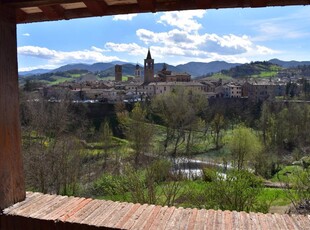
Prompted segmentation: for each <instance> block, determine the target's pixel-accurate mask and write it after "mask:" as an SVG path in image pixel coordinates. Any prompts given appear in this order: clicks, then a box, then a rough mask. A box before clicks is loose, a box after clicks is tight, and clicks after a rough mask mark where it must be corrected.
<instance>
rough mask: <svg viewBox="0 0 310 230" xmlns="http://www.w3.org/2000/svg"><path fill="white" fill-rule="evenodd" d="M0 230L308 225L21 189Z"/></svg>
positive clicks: (0, 219)
mask: <svg viewBox="0 0 310 230" xmlns="http://www.w3.org/2000/svg"><path fill="white" fill-rule="evenodd" d="M0 229H1V230H2V229H4V230H6V229H23V230H27V229H44V230H45V229H247V230H248V229H310V216H301V215H293V216H289V215H286V214H285V215H280V214H261V213H245V212H236V211H232V212H231V211H215V210H205V209H201V210H198V209H184V208H175V207H162V206H156V205H147V204H144V205H141V204H132V203H121V202H113V201H106V200H95V199H87V198H79V197H67V196H57V195H48V194H41V193H32V192H27V198H26V200H25V201H22V202H20V203H17V204H15V205H13V206H11V207H9V208H7V209H5V210H3V213H2V214H0Z"/></svg>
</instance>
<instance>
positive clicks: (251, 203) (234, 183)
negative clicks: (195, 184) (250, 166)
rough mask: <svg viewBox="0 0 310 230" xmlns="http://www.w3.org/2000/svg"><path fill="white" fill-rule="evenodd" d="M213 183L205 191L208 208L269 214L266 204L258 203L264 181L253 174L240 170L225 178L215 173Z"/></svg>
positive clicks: (229, 173)
mask: <svg viewBox="0 0 310 230" xmlns="http://www.w3.org/2000/svg"><path fill="white" fill-rule="evenodd" d="M211 177H212V181H211V182H210V183H209V184H208V189H207V190H206V191H205V196H206V201H207V202H206V206H207V208H215V209H217V208H219V209H221V210H236V211H246V212H249V211H262V212H267V211H268V208H267V207H266V205H265V204H262V203H260V202H259V201H258V195H259V194H260V193H261V191H262V188H263V185H262V181H260V180H259V179H258V178H256V177H255V176H254V175H253V174H252V173H250V172H248V171H245V170H240V171H236V170H233V171H230V172H228V173H227V174H226V177H223V176H222V175H220V174H217V173H216V172H214V173H213V175H212V176H211Z"/></svg>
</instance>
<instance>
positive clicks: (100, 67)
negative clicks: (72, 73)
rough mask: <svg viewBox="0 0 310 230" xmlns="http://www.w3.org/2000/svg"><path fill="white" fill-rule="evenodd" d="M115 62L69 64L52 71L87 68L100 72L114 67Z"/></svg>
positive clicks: (90, 70)
mask: <svg viewBox="0 0 310 230" xmlns="http://www.w3.org/2000/svg"><path fill="white" fill-rule="evenodd" d="M114 65H115V64H112V63H102V62H98V63H95V64H92V65H88V64H83V63H80V64H69V65H64V66H61V67H59V68H57V69H54V70H52V71H51V72H53V73H56V72H66V71H69V70H87V71H89V72H92V73H94V72H99V71H103V70H106V69H109V68H111V67H114Z"/></svg>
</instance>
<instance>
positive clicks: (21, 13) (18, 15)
mask: <svg viewBox="0 0 310 230" xmlns="http://www.w3.org/2000/svg"><path fill="white" fill-rule="evenodd" d="M26 20H27V14H26V13H25V12H24V11H22V10H21V9H16V22H24V21H26Z"/></svg>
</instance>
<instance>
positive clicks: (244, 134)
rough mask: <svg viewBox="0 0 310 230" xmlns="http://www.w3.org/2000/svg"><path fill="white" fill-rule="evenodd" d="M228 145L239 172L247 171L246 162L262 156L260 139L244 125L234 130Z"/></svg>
mask: <svg viewBox="0 0 310 230" xmlns="http://www.w3.org/2000/svg"><path fill="white" fill-rule="evenodd" d="M227 145H228V148H229V150H230V151H231V154H232V158H233V163H234V165H235V167H237V169H238V170H242V169H245V167H246V165H245V162H246V161H247V160H250V159H253V158H254V157H255V156H257V155H258V154H260V153H261V151H262V149H263V147H262V144H261V142H260V140H259V138H258V137H257V136H256V135H255V134H254V132H253V131H252V130H251V129H250V128H247V127H245V126H243V125H239V126H238V127H236V128H235V129H233V130H232V136H231V137H228V142H227Z"/></svg>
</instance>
